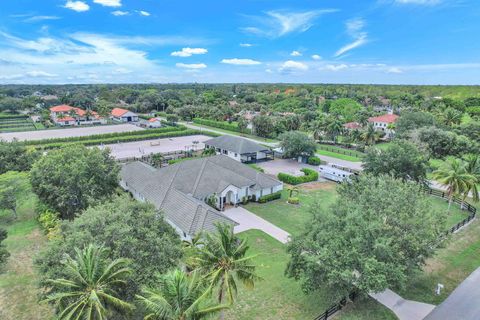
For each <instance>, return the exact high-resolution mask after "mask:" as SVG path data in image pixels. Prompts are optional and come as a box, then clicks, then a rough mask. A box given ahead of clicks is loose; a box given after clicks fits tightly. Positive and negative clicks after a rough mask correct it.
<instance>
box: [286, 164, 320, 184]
mask: <svg viewBox="0 0 480 320" xmlns="http://www.w3.org/2000/svg"><path fill="white" fill-rule="evenodd" d="M301 171H302V172H303V173H305V175H304V176H300V177H295V176H292V175H289V174H287V173H283V172H280V173H279V174H278V176H277V177H278V180H280V181H282V182H285V183H288V184H292V185H296V184H301V183H306V182H311V181H317V180H318V172H317V171H315V170H312V169H308V168H303V169H302V170H301Z"/></svg>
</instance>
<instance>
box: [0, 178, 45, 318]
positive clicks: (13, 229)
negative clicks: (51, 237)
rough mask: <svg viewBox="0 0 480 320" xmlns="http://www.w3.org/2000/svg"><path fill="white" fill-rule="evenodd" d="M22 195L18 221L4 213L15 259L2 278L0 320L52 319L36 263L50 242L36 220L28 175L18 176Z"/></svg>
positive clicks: (1, 181)
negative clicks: (43, 300) (42, 296)
mask: <svg viewBox="0 0 480 320" xmlns="http://www.w3.org/2000/svg"><path fill="white" fill-rule="evenodd" d="M6 177H7V176H6V175H1V176H0V184H6V183H8V184H10V183H11V180H10V179H6ZM16 178H18V181H19V184H21V185H22V191H21V192H20V193H19V196H18V203H19V205H18V218H17V219H16V220H14V219H13V217H12V213H11V212H7V211H0V226H2V227H4V228H6V229H7V231H8V238H7V239H6V240H5V244H6V245H7V250H8V251H9V252H10V254H11V256H10V258H9V260H8V263H7V266H6V270H5V272H4V273H2V274H0V319H2V320H3V319H5V320H45V319H51V318H52V311H51V309H50V308H49V306H47V305H45V304H39V303H38V293H39V291H38V289H37V286H36V285H37V274H36V271H35V269H34V267H33V259H34V257H35V255H36V254H37V253H38V252H39V250H40V249H41V248H42V247H43V245H44V244H45V242H46V237H45V235H44V234H43V233H42V231H41V230H40V227H39V225H38V224H37V221H36V219H35V213H34V209H33V208H34V206H35V201H36V198H35V196H34V195H33V194H32V192H31V191H30V187H29V184H28V182H27V180H26V176H25V174H21V175H17V176H16Z"/></svg>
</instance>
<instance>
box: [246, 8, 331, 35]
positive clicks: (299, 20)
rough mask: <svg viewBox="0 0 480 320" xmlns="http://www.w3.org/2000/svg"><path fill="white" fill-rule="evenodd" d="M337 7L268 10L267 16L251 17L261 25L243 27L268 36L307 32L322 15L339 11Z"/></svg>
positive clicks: (253, 32)
mask: <svg viewBox="0 0 480 320" xmlns="http://www.w3.org/2000/svg"><path fill="white" fill-rule="evenodd" d="M337 11H338V10H337V9H322V10H311V11H303V12H288V11H268V12H266V15H267V16H266V17H265V16H262V17H250V18H252V19H253V20H254V21H255V22H257V23H259V24H261V25H262V26H261V27H255V26H249V27H245V28H242V30H243V31H244V32H247V33H252V34H255V35H259V36H266V37H273V38H275V37H281V36H284V35H287V34H289V33H293V32H305V31H307V30H308V29H310V28H311V27H312V26H313V22H314V21H315V19H317V18H318V17H320V16H321V15H324V14H328V13H333V12H337Z"/></svg>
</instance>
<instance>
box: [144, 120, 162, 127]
mask: <svg viewBox="0 0 480 320" xmlns="http://www.w3.org/2000/svg"><path fill="white" fill-rule="evenodd" d="M147 126H148V127H149V128H160V127H161V126H162V122H161V121H160V119H158V118H151V119H148V124H147Z"/></svg>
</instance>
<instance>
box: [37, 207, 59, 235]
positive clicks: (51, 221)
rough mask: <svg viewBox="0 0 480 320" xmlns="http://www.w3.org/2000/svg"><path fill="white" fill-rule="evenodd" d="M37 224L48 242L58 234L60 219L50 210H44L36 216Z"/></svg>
mask: <svg viewBox="0 0 480 320" xmlns="http://www.w3.org/2000/svg"><path fill="white" fill-rule="evenodd" d="M38 222H40V225H41V226H42V228H43V229H44V230H45V233H46V234H47V238H48V239H49V240H51V239H53V238H55V237H57V236H58V235H59V234H60V218H59V214H58V213H56V212H53V211H51V210H48V209H47V210H46V211H44V212H43V213H41V214H40V215H39V216H38Z"/></svg>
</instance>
